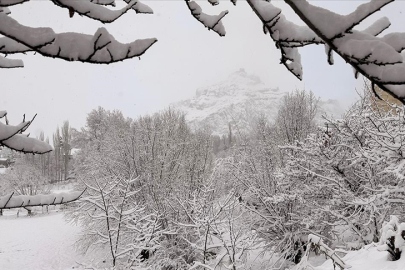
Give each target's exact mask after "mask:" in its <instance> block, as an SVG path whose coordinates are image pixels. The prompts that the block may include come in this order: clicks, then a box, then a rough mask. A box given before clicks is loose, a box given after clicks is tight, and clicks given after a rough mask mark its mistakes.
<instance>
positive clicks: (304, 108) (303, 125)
mask: <svg viewBox="0 0 405 270" xmlns="http://www.w3.org/2000/svg"><path fill="white" fill-rule="evenodd" d="M318 101H319V100H318V99H317V98H315V95H314V94H313V93H312V92H309V93H307V92H306V91H305V90H301V91H298V90H296V91H295V92H293V93H288V94H287V95H286V96H284V97H283V99H282V102H281V105H280V107H279V109H278V114H277V118H276V127H277V130H278V133H279V143H280V144H283V143H290V144H291V143H294V142H295V141H296V140H302V139H304V138H306V137H307V136H308V134H310V133H311V132H313V131H314V130H315V127H316V124H315V117H316V115H317V113H318V109H319V108H318V107H319V105H318Z"/></svg>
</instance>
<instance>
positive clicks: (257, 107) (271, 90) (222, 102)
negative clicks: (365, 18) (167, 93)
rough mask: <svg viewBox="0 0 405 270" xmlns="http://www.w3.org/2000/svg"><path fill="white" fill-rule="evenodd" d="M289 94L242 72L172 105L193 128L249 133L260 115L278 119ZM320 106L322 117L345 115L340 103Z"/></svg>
mask: <svg viewBox="0 0 405 270" xmlns="http://www.w3.org/2000/svg"><path fill="white" fill-rule="evenodd" d="M286 93H287V92H285V91H282V90H280V89H279V88H278V87H270V86H268V85H266V84H265V83H263V81H262V80H261V79H260V78H259V77H257V76H255V75H252V74H248V73H247V72H246V71H245V70H244V69H240V70H239V71H236V72H234V73H232V74H230V75H229V76H228V78H227V79H226V80H223V81H220V82H218V83H215V84H212V85H211V86H209V87H204V88H199V89H197V91H196V94H195V96H194V97H193V98H191V99H187V100H183V101H180V102H177V103H175V104H172V107H174V108H176V109H179V110H182V111H184V112H185V113H186V118H187V120H188V121H189V122H190V124H191V125H194V126H199V125H201V124H202V125H207V126H209V127H210V128H211V129H212V130H213V132H214V134H226V133H227V132H228V124H229V123H232V124H233V125H234V126H235V127H236V126H237V128H239V129H241V130H246V129H248V128H249V126H250V125H251V124H252V123H253V121H252V120H253V119H255V118H256V117H257V116H259V115H264V116H265V117H266V118H268V119H269V120H270V121H271V120H274V119H275V117H276V116H277V111H278V107H279V105H280V102H281V100H282V97H283V96H284V95H285V94H286ZM320 105H321V109H320V113H319V118H320V116H321V114H323V113H326V114H329V115H334V116H339V115H341V114H342V113H343V109H342V107H341V106H340V104H339V102H338V101H337V100H327V101H321V102H320Z"/></svg>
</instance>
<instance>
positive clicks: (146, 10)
mask: <svg viewBox="0 0 405 270" xmlns="http://www.w3.org/2000/svg"><path fill="white" fill-rule="evenodd" d="M124 1H125V2H126V3H127V4H128V3H129V2H130V0H124ZM132 9H133V10H135V12H136V13H137V14H153V10H152V9H151V8H150V7H149V6H148V5H145V4H144V3H141V2H140V1H136V4H135V5H134V6H132Z"/></svg>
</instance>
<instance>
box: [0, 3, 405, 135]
mask: <svg viewBox="0 0 405 270" xmlns="http://www.w3.org/2000/svg"><path fill="white" fill-rule="evenodd" d="M118 2H119V3H120V4H121V5H122V2H121V1H118ZM144 3H146V4H148V5H149V6H150V7H152V8H153V10H154V12H155V14H154V15H141V14H138V15H137V14H135V12H132V11H131V12H128V13H127V14H125V15H124V16H123V17H121V18H120V19H118V21H116V22H114V23H113V24H109V25H102V24H101V23H98V22H96V21H93V20H90V19H88V18H85V17H80V16H78V15H77V14H76V15H75V16H74V17H73V18H69V15H68V10H67V9H61V8H59V7H57V6H55V5H54V4H53V3H52V2H51V1H45V0H42V1H31V2H27V3H25V4H22V5H19V6H16V7H13V8H11V11H12V16H13V17H14V18H15V19H17V20H18V21H19V22H20V23H22V24H25V25H29V26H33V27H39V26H51V27H52V28H53V29H54V30H55V32H71V31H74V32H82V33H87V34H94V33H95V31H96V30H97V28H99V27H101V26H104V27H106V28H107V29H108V31H109V32H110V33H111V34H113V35H114V36H115V38H116V39H117V40H119V41H121V42H130V41H133V40H135V39H138V38H148V37H156V38H158V40H159V41H158V42H157V43H156V44H155V45H153V46H152V48H150V49H149V50H148V51H147V52H146V54H145V55H143V56H142V59H141V60H140V61H139V60H138V59H130V60H126V61H124V62H121V63H116V64H112V65H91V64H83V63H76V62H66V61H64V60H57V59H51V58H44V57H42V56H40V55H34V54H32V53H29V54H27V55H24V56H21V57H20V56H19V55H16V56H11V57H13V58H17V57H20V58H22V59H23V60H24V64H25V68H23V69H10V70H7V69H2V70H0V78H1V83H2V85H1V88H0V89H1V90H0V91H1V99H0V109H1V110H4V109H5V110H7V111H8V116H9V119H10V120H11V121H12V123H13V124H16V122H18V121H19V120H21V119H22V114H24V113H26V115H27V117H32V116H33V115H34V114H35V113H38V116H37V118H36V120H35V121H34V123H33V124H32V126H31V127H30V129H29V131H30V132H31V133H32V134H38V133H39V131H40V130H44V131H45V135H46V136H49V137H51V136H52V133H53V131H54V130H55V128H56V126H57V125H59V126H61V125H62V122H63V121H64V120H69V121H70V123H71V125H72V126H73V127H76V128H79V127H81V126H83V125H84V124H85V119H86V115H87V113H89V112H90V111H91V110H92V109H94V108H96V107H97V106H102V107H104V108H106V109H119V110H121V111H122V112H123V113H124V115H125V116H128V117H136V116H138V115H141V114H145V113H150V112H154V111H157V110H159V109H162V108H164V107H166V106H168V105H169V104H170V103H172V102H174V101H178V100H181V99H185V98H189V97H191V96H192V95H193V94H194V93H195V90H196V89H197V88H199V87H201V86H204V85H210V84H212V83H213V82H216V81H218V80H221V79H223V78H225V77H226V76H227V75H228V74H230V73H232V72H234V71H236V70H238V69H239V68H245V69H246V71H247V72H249V73H253V74H256V75H258V76H260V77H261V78H262V80H263V81H264V82H266V83H267V84H268V85H269V86H270V87H280V89H282V90H284V91H290V90H294V89H296V88H300V89H303V88H305V89H307V90H312V91H314V92H315V94H316V95H317V96H320V97H322V98H323V99H329V98H333V99H339V100H341V101H343V102H347V103H349V102H352V101H353V100H354V99H355V98H356V96H357V94H356V92H355V87H359V86H360V85H361V82H360V81H359V80H358V81H356V80H355V79H354V78H353V72H352V69H351V67H350V66H348V65H346V64H345V63H344V62H343V61H342V60H341V59H340V58H338V57H335V62H336V63H335V65H334V66H329V65H328V64H327V61H326V56H325V53H324V47H323V46H310V47H308V48H305V49H302V50H301V55H302V62H303V66H304V80H303V82H300V81H299V80H297V79H296V78H295V77H294V76H293V75H291V74H290V73H289V72H288V71H287V70H286V69H285V67H284V66H283V65H279V58H280V53H279V51H278V50H277V49H276V48H275V46H274V43H273V42H272V40H271V38H270V37H269V36H266V35H264V34H263V31H262V26H261V24H260V21H259V19H258V18H257V17H256V16H255V14H254V13H253V12H252V11H251V9H250V8H249V6H248V5H247V3H246V2H245V1H242V0H240V1H238V4H237V6H236V7H234V6H233V5H231V4H230V1H221V4H220V5H219V6H217V7H210V6H209V5H208V4H207V3H206V1H205V2H201V1H200V2H199V3H200V4H201V5H202V7H203V8H204V10H205V11H206V12H207V13H211V14H214V13H219V12H220V11H221V10H223V9H228V10H229V12H230V13H229V14H228V15H227V16H226V17H225V19H224V20H223V22H224V24H225V27H226V30H227V36H226V37H222V38H221V37H219V36H218V35H217V34H215V33H214V32H212V31H208V30H207V29H206V28H204V27H203V25H202V24H200V23H199V22H198V21H196V20H195V19H194V18H193V17H192V16H191V14H190V12H189V10H188V9H187V7H186V5H185V3H184V1H180V0H173V1H151V0H150V1H147V0H144ZM273 3H275V4H276V5H278V6H280V7H282V8H283V11H284V14H285V15H286V16H287V17H288V18H290V19H291V18H293V19H294V20H295V22H299V20H298V19H297V17H296V16H295V14H293V12H292V11H291V9H290V8H289V7H287V6H286V5H285V4H284V3H283V2H282V1H280V0H279V1H273ZM314 3H316V4H317V5H321V6H324V7H328V8H330V9H332V10H334V11H335V12H338V13H341V14H347V13H349V12H351V11H352V10H354V8H355V7H356V6H357V5H359V4H360V3H361V2H358V1H350V0H346V1H316V2H314ZM402 12H404V14H405V2H404V1H398V2H395V3H393V4H391V5H389V6H387V7H385V8H384V9H383V10H382V11H381V12H380V13H378V14H376V15H375V16H374V17H372V19H369V20H367V21H366V22H365V25H364V27H365V26H366V25H367V24H369V23H370V22H372V21H374V20H375V19H378V18H380V17H382V16H388V17H389V18H390V20H391V22H392V26H391V28H390V29H389V31H387V33H388V32H391V31H404V29H403V26H404V25H405V16H403V15H404V14H402ZM401 27H402V29H401Z"/></svg>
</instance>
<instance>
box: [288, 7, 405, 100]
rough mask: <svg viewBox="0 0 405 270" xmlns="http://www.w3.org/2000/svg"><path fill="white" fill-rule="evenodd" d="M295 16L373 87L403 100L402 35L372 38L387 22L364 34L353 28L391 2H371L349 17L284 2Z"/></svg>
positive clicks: (373, 27)
mask: <svg viewBox="0 0 405 270" xmlns="http://www.w3.org/2000/svg"><path fill="white" fill-rule="evenodd" d="M285 2H286V3H287V4H288V5H290V6H291V7H292V9H293V10H294V11H295V13H296V14H297V15H298V16H299V17H300V18H301V19H302V20H303V22H304V23H305V24H306V25H307V26H308V27H309V28H310V29H312V31H314V33H316V35H317V36H318V37H319V38H321V39H322V40H323V42H325V43H326V44H327V45H328V47H329V48H330V49H331V50H333V51H334V52H335V53H337V54H338V55H339V56H341V57H342V58H343V59H344V60H345V61H346V62H347V63H349V64H350V65H352V66H353V68H354V69H355V70H356V71H357V72H358V73H360V74H362V75H363V76H364V77H366V78H368V79H369V80H370V81H371V82H372V83H375V84H376V85H378V86H379V87H380V88H381V89H382V90H384V91H387V92H389V93H391V94H392V95H393V96H395V97H397V98H399V99H400V100H404V97H405V79H404V77H403V74H405V64H404V63H403V60H404V59H403V54H402V53H401V52H402V50H403V48H404V44H405V35H404V34H403V33H392V34H388V35H386V36H384V37H382V38H379V37H375V35H377V34H379V33H381V32H382V31H383V30H384V29H387V28H388V26H389V21H388V20H387V19H385V20H380V21H377V22H376V23H375V24H374V25H372V26H371V28H370V27H369V28H368V29H366V31H357V30H354V29H353V28H354V27H355V26H356V25H358V24H360V22H362V21H363V20H364V19H365V18H367V17H369V16H370V15H372V14H374V13H375V12H377V11H378V10H380V9H381V8H382V7H384V6H385V5H387V4H389V3H391V2H392V0H385V1H380V0H372V1H370V2H368V3H365V4H362V5H360V6H359V7H358V8H357V9H356V10H355V11H354V12H352V13H350V14H348V15H345V16H344V15H339V14H336V13H334V12H332V11H330V10H327V9H324V8H320V7H317V6H314V5H311V4H310V3H309V2H308V1H306V0H304V1H300V0H286V1H285Z"/></svg>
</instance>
